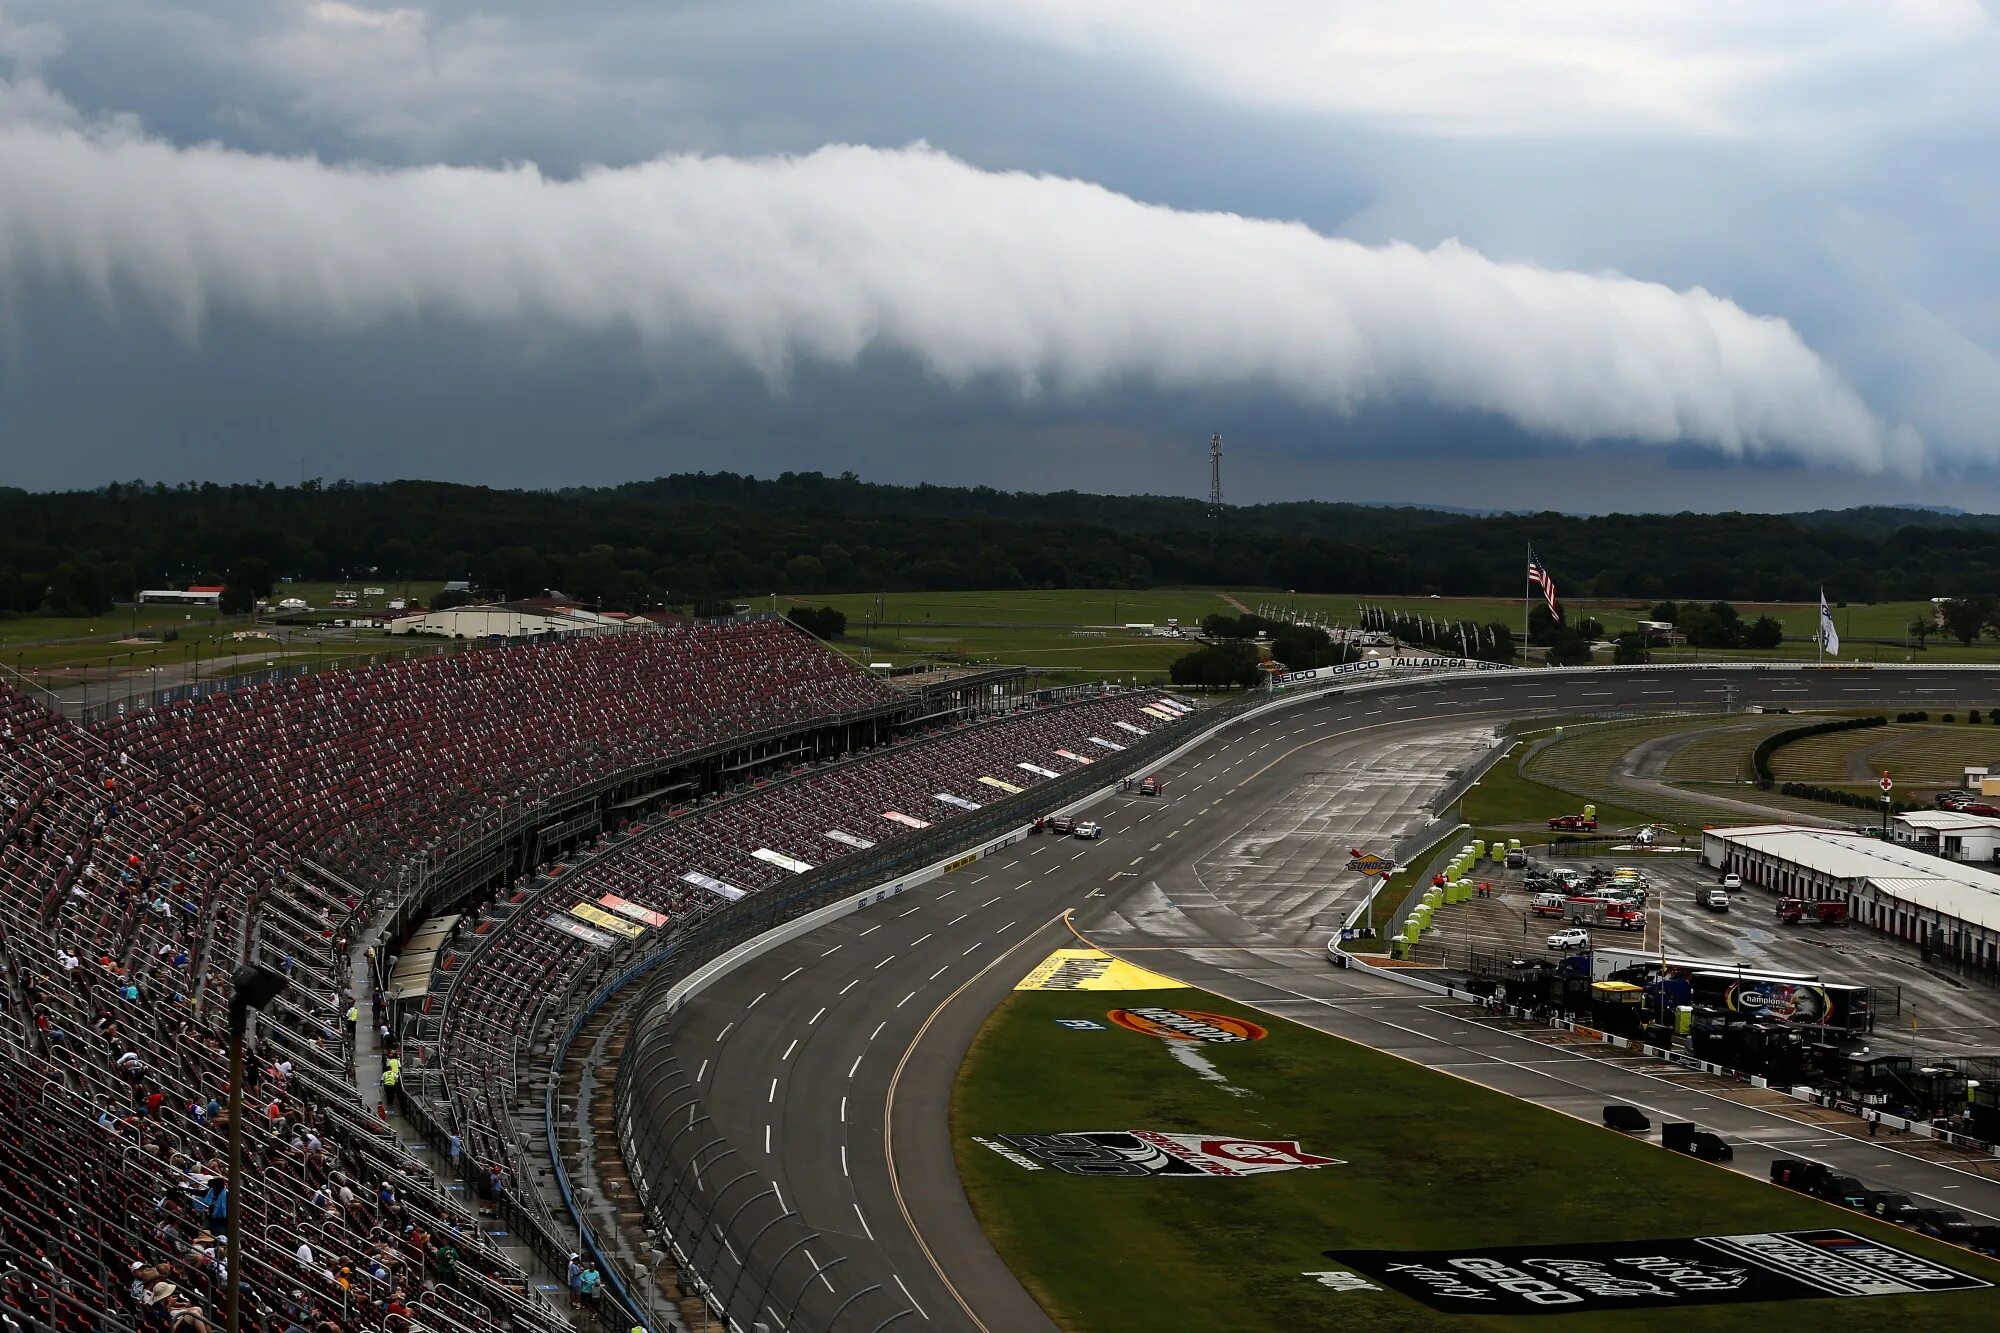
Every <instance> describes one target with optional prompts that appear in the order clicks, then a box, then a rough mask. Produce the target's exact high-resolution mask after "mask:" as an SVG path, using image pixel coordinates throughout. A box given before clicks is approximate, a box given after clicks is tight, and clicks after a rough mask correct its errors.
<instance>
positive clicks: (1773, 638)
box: [1743, 616, 1785, 648]
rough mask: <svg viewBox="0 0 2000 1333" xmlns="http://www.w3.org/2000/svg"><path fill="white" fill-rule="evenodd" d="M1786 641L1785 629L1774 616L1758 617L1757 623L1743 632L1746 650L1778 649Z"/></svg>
mask: <svg viewBox="0 0 2000 1333" xmlns="http://www.w3.org/2000/svg"><path fill="white" fill-rule="evenodd" d="M1784 641H1785V627H1784V626H1783V625H1781V624H1780V623H1778V621H1777V619H1776V618H1775V617H1772V616H1758V617H1757V620H1756V623H1755V624H1753V625H1751V626H1750V628H1749V629H1747V630H1745V631H1744V632H1743V646H1744V647H1745V648H1776V647H1777V646H1778V645H1779V644H1781V643H1783V642H1784Z"/></svg>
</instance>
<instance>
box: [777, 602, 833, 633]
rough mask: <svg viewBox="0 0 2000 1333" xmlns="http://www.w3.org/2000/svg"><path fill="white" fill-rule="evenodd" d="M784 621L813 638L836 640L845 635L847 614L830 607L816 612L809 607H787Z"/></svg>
mask: <svg viewBox="0 0 2000 1333" xmlns="http://www.w3.org/2000/svg"><path fill="white" fill-rule="evenodd" d="M785 619H787V620H789V621H791V622H792V623H793V624H794V625H797V626H798V627H799V628H800V629H802V630H804V631H805V632H806V633H808V634H810V635H813V636H814V637H815V638H821V639H837V638H839V637H840V636H841V635H843V634H845V633H847V613H846V612H844V611H836V610H835V609H834V608H833V607H830V606H822V607H821V608H819V610H817V611H815V610H813V609H812V608H811V607H809V606H793V607H787V608H786V609H785Z"/></svg>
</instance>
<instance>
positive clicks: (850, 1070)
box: [847, 1055, 861, 1078]
mask: <svg viewBox="0 0 2000 1333" xmlns="http://www.w3.org/2000/svg"><path fill="white" fill-rule="evenodd" d="M859 1068H861V1057H860V1056H858V1055H857V1056H855V1057H854V1063H853V1064H851V1065H849V1066H848V1067H847V1076H848V1077H849V1078H853V1077H854V1071H855V1070H857V1069H859Z"/></svg>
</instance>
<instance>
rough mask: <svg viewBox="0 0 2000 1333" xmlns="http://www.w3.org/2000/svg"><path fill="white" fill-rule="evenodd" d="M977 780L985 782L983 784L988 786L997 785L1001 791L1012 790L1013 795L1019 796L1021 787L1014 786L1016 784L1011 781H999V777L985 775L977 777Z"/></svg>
mask: <svg viewBox="0 0 2000 1333" xmlns="http://www.w3.org/2000/svg"><path fill="white" fill-rule="evenodd" d="M979 780H980V781H981V782H983V783H985V784H986V785H987V786H989V787H998V788H999V789H1000V790H1001V791H1004V792H1012V793H1013V794H1014V795H1016V796H1019V795H1020V794H1021V791H1022V789H1021V788H1019V787H1016V786H1015V785H1014V784H1013V783H1011V782H1002V781H1001V780H1000V779H998V778H986V777H982V778H981V779H979Z"/></svg>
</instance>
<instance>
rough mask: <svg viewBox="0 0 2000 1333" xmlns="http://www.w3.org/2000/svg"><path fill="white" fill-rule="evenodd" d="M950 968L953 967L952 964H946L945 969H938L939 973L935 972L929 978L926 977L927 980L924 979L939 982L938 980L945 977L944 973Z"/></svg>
mask: <svg viewBox="0 0 2000 1333" xmlns="http://www.w3.org/2000/svg"><path fill="white" fill-rule="evenodd" d="M950 966H951V964H950V963H946V964H945V965H944V967H941V968H939V969H938V970H937V971H935V972H933V973H931V974H930V975H929V976H927V977H925V978H924V980H925V981H936V980H937V979H938V978H939V977H941V976H943V975H944V973H945V968H948V967H950Z"/></svg>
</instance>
